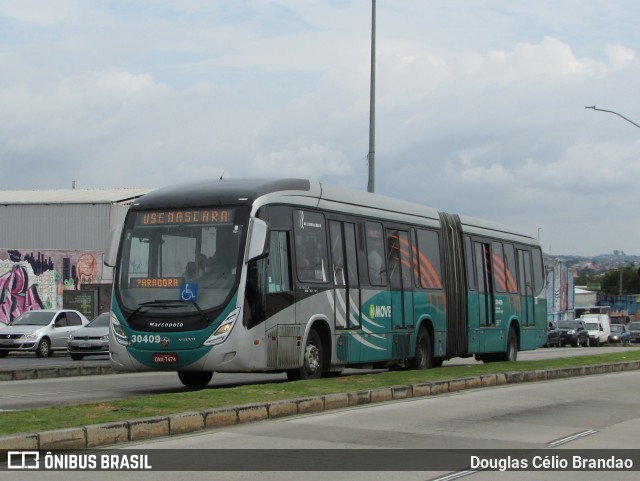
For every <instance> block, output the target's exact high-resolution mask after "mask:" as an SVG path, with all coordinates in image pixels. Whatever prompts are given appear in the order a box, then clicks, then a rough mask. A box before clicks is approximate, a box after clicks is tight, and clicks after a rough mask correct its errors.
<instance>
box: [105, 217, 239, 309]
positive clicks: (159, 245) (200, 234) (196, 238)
mask: <svg viewBox="0 0 640 481" xmlns="http://www.w3.org/2000/svg"><path fill="white" fill-rule="evenodd" d="M245 221H246V214H244V209H240V208H224V207H222V208H221V207H211V208H200V207H199V208H182V209H164V210H154V211H130V212H129V214H128V216H127V220H126V223H125V229H124V234H123V242H122V247H121V249H122V251H121V252H120V260H119V262H120V268H119V277H118V279H117V280H116V282H117V285H116V289H117V295H118V296H119V299H120V302H121V306H122V307H124V308H125V309H127V310H130V311H136V312H140V311H141V310H142V311H143V312H140V314H141V315H142V314H152V315H158V314H160V315H162V314H171V315H176V314H180V313H183V314H185V313H187V312H191V311H193V310H197V311H206V310H211V309H215V308H219V307H221V306H222V305H223V304H224V302H225V300H226V299H227V297H228V296H229V294H230V293H231V292H232V290H233V287H234V285H235V284H236V276H237V275H239V273H240V268H239V266H240V261H241V259H240V252H241V250H240V246H241V244H242V242H243V231H244V229H243V227H244V224H245ZM169 309H170V311H169Z"/></svg>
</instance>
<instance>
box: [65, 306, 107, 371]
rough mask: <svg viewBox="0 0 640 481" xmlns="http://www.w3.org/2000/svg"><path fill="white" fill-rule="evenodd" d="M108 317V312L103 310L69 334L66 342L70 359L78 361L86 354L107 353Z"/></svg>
mask: <svg viewBox="0 0 640 481" xmlns="http://www.w3.org/2000/svg"><path fill="white" fill-rule="evenodd" d="M110 317H111V315H110V314H109V313H108V312H103V313H102V314H99V315H98V316H97V317H95V318H93V320H92V321H91V322H90V323H89V324H87V325H86V326H85V327H83V328H81V329H78V330H77V331H74V332H73V333H72V334H71V336H70V337H69V342H68V344H67V348H68V349H69V354H70V355H71V359H74V360H76V361H80V360H81V359H82V358H83V357H84V356H86V355H88V354H109V320H110Z"/></svg>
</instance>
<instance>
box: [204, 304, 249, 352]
mask: <svg viewBox="0 0 640 481" xmlns="http://www.w3.org/2000/svg"><path fill="white" fill-rule="evenodd" d="M239 317H240V308H239V307H237V308H235V309H234V310H233V311H231V312H230V313H229V315H228V316H227V317H226V319H225V320H224V321H222V324H220V326H218V329H216V331H215V332H214V333H213V334H212V335H211V336H209V338H208V339H207V340H206V341H204V343H203V344H204V345H205V346H215V345H216V344H221V343H223V342H224V341H225V340H226V339H227V336H228V335H229V333H230V332H231V330H232V329H233V326H235V324H236V321H237V320H238V318H239Z"/></svg>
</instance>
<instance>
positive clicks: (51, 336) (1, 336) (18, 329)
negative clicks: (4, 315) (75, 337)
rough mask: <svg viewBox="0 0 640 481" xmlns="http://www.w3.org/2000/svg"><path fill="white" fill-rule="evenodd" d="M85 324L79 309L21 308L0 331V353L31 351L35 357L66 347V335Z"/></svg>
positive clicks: (1, 355)
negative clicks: (31, 309)
mask: <svg viewBox="0 0 640 481" xmlns="http://www.w3.org/2000/svg"><path fill="white" fill-rule="evenodd" d="M87 324H89V320H88V319H87V318H86V317H84V315H83V314H82V313H80V312H78V311H73V310H70V309H42V310H37V311H26V312H23V313H22V314H20V315H19V316H18V317H16V318H15V319H14V320H13V321H12V322H11V323H10V324H9V325H8V326H7V327H5V328H4V329H2V331H0V357H7V355H8V354H9V352H11V351H32V352H35V353H36V355H37V356H38V357H48V356H51V354H52V353H53V351H66V350H67V341H68V340H69V335H70V334H71V333H72V332H73V331H75V330H77V329H80V328H81V327H82V326H86V325H87Z"/></svg>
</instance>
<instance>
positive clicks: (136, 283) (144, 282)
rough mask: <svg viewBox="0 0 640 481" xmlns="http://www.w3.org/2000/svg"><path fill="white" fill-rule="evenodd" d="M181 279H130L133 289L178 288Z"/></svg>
mask: <svg viewBox="0 0 640 481" xmlns="http://www.w3.org/2000/svg"><path fill="white" fill-rule="evenodd" d="M181 282H182V279H181V278H179V277H136V278H134V279H131V283H132V285H133V287H141V288H178V287H180V283H181Z"/></svg>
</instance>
